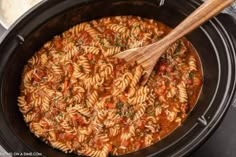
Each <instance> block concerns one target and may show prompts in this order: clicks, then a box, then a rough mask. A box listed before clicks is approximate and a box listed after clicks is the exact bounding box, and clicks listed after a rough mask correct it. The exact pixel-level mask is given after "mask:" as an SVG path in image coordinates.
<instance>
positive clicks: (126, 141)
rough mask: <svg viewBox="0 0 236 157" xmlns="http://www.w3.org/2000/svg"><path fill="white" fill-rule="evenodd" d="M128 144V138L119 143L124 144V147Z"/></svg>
mask: <svg viewBox="0 0 236 157" xmlns="http://www.w3.org/2000/svg"><path fill="white" fill-rule="evenodd" d="M129 144H130V141H129V140H124V141H122V142H121V145H122V146H125V147H127V146H129Z"/></svg>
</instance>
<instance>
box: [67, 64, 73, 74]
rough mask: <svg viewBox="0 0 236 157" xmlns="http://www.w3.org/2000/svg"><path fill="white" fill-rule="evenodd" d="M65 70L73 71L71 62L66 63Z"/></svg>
mask: <svg viewBox="0 0 236 157" xmlns="http://www.w3.org/2000/svg"><path fill="white" fill-rule="evenodd" d="M66 70H67V71H68V72H69V73H73V71H74V69H73V66H72V65H71V64H67V66H66Z"/></svg>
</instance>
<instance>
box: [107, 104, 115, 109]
mask: <svg viewBox="0 0 236 157" xmlns="http://www.w3.org/2000/svg"><path fill="white" fill-rule="evenodd" d="M106 106H107V107H108V108H110V109H112V108H115V104H114V103H108V104H107V105H106Z"/></svg>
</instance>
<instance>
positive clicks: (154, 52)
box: [115, 0, 234, 84]
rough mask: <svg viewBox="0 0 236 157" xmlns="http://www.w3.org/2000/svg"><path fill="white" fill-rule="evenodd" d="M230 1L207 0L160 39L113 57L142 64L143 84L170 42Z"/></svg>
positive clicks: (211, 15)
mask: <svg viewBox="0 0 236 157" xmlns="http://www.w3.org/2000/svg"><path fill="white" fill-rule="evenodd" d="M232 2H234V0H207V1H206V2H204V3H203V4H202V5H201V6H200V7H199V8H197V9H196V10H195V11H194V12H193V13H192V14H190V15H189V16H188V17H187V18H186V19H185V20H184V21H183V22H181V23H180V24H179V25H178V26H177V27H176V28H175V29H173V30H172V31H171V32H170V33H169V34H168V35H166V36H165V37H164V38H162V39H161V40H159V41H157V42H155V43H152V44H150V45H147V46H143V47H138V48H133V49H129V50H126V51H123V52H121V53H118V54H117V55H115V57H118V58H120V59H124V60H125V61H127V62H133V61H136V62H137V63H138V64H139V65H142V67H143V68H144V70H145V71H146V73H147V74H146V75H145V76H144V79H143V81H142V84H145V83H146V81H147V80H148V78H149V76H150V74H151V72H152V70H153V68H154V66H155V64H156V62H157V61H158V59H159V58H160V56H161V55H162V54H163V53H164V52H165V51H166V49H167V48H168V47H169V46H170V45H171V44H173V43H174V42H175V41H176V40H178V39H179V38H181V37H183V36H184V35H186V34H187V33H189V32H191V31H192V30H193V29H195V28H197V27H198V26H200V25H201V24H203V23H204V22H205V21H207V20H208V19H210V18H211V17H213V16H215V15H216V14H218V13H219V12H220V11H221V10H223V9H224V8H226V7H227V6H229V5H230V4H231V3H232Z"/></svg>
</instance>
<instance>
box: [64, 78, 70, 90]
mask: <svg viewBox="0 0 236 157" xmlns="http://www.w3.org/2000/svg"><path fill="white" fill-rule="evenodd" d="M68 86H69V82H68V81H67V80H65V82H64V91H65V90H66V89H67V88H68Z"/></svg>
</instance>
